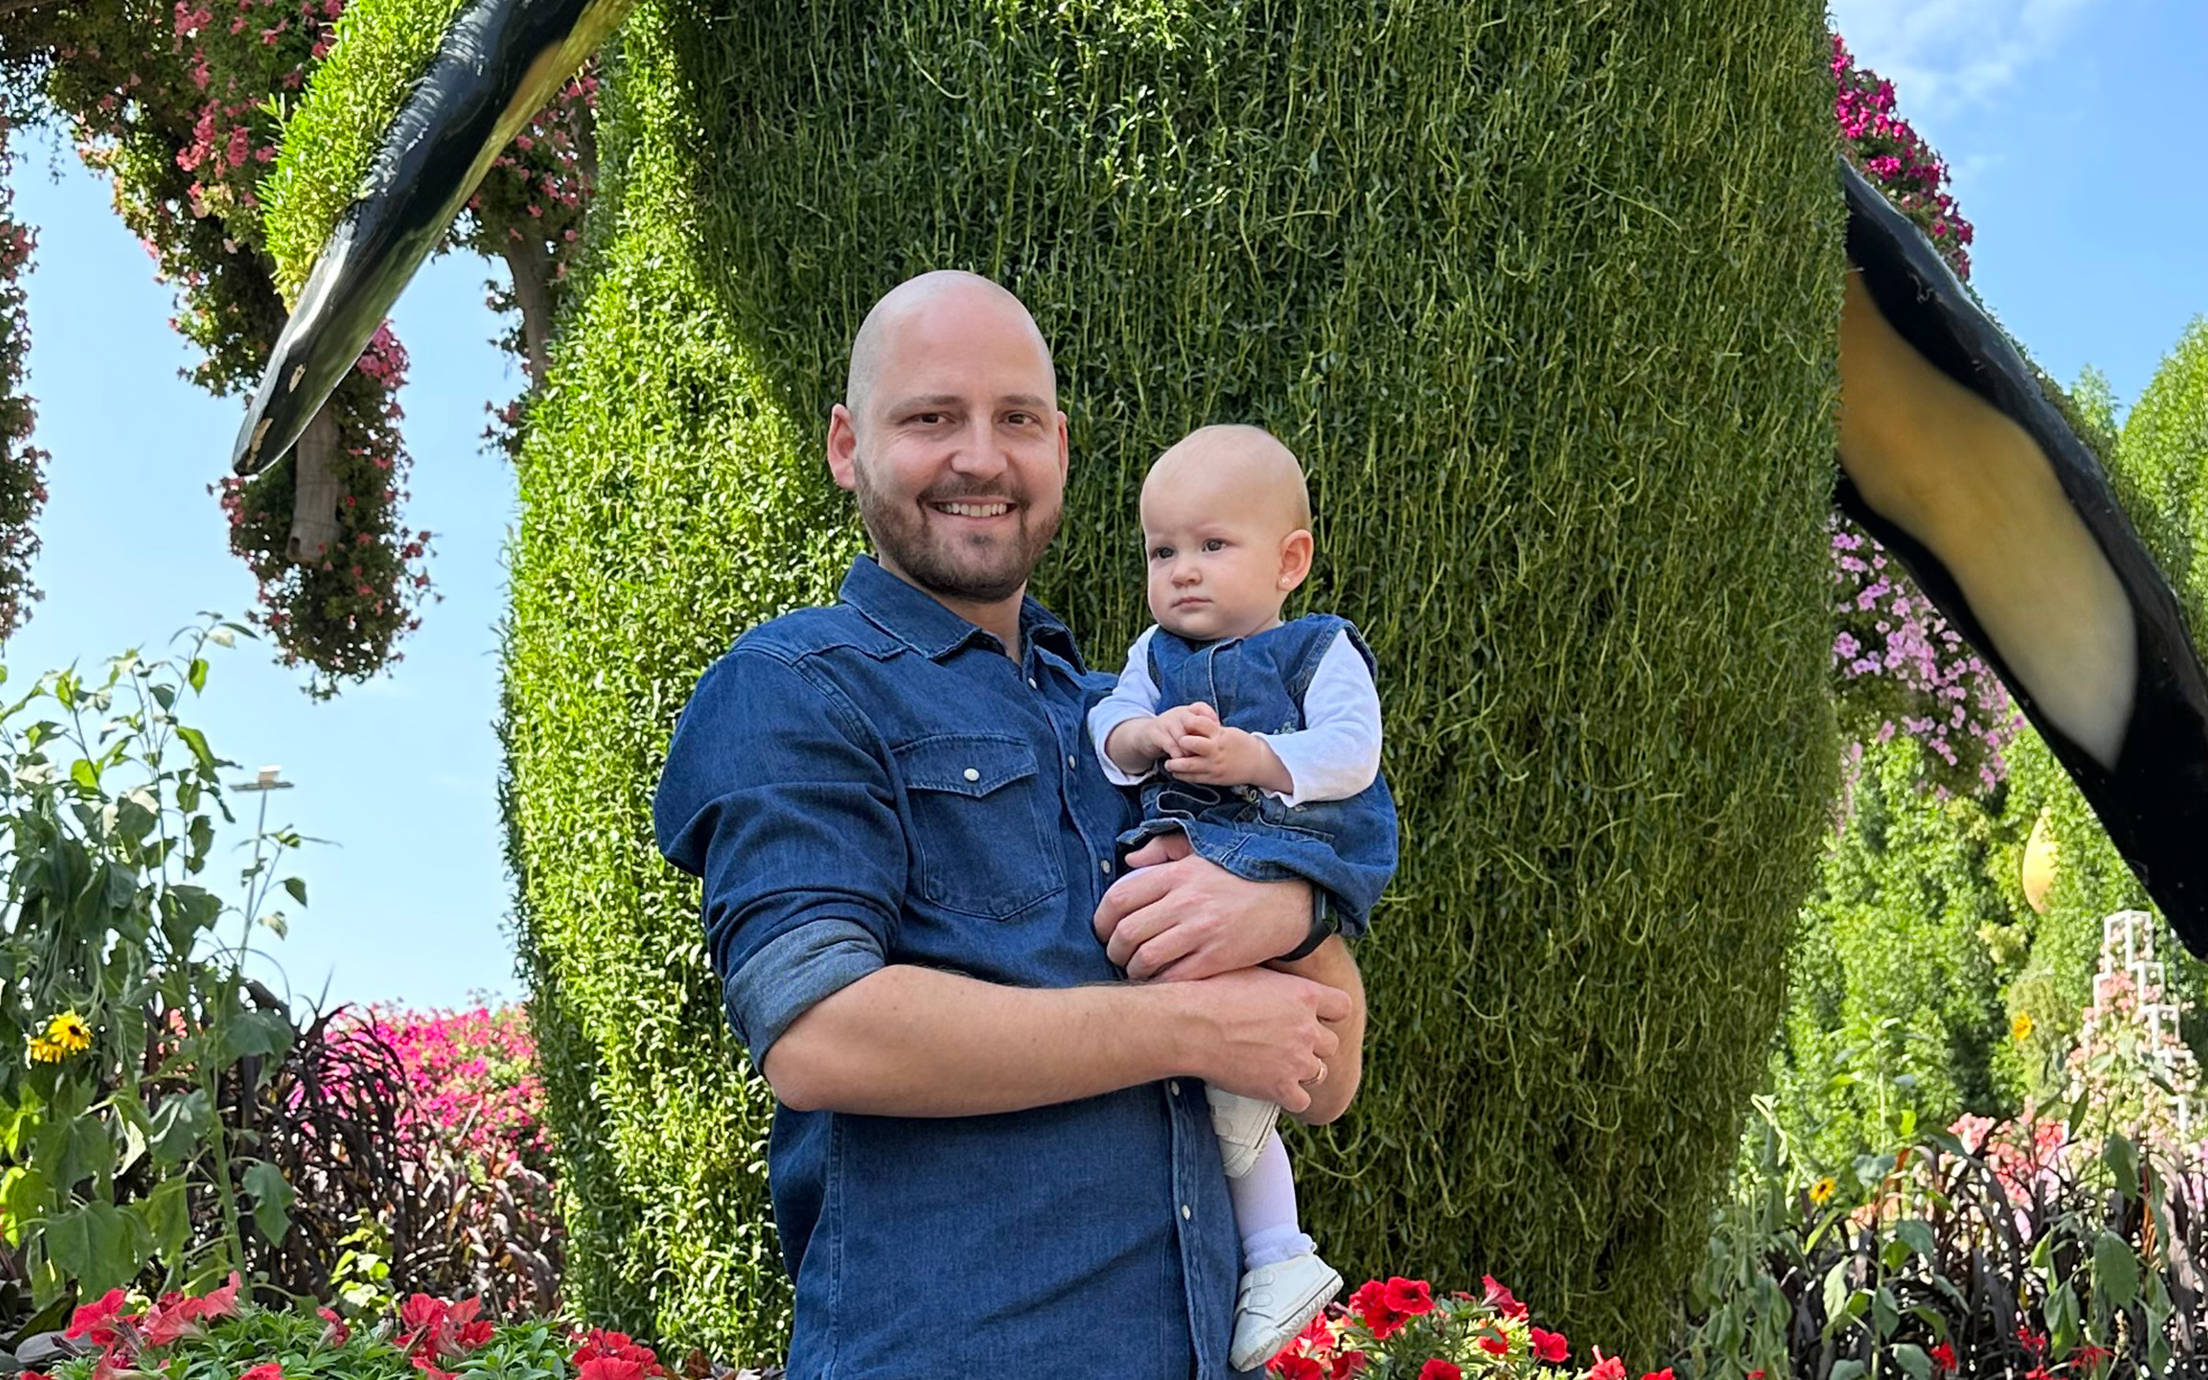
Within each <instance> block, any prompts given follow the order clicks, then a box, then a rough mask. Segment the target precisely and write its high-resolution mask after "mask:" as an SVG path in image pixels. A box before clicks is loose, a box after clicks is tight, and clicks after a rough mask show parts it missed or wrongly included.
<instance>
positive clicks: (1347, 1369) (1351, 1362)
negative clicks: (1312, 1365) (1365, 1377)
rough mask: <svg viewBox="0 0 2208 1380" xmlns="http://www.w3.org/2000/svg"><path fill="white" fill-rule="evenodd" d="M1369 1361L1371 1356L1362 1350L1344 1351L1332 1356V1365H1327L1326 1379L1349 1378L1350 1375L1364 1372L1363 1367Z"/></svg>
mask: <svg viewBox="0 0 2208 1380" xmlns="http://www.w3.org/2000/svg"><path fill="white" fill-rule="evenodd" d="M1371 1361H1372V1358H1371V1357H1370V1356H1367V1355H1365V1353H1363V1352H1362V1351H1345V1352H1343V1353H1342V1354H1341V1355H1339V1356H1337V1357H1335V1358H1334V1364H1333V1365H1331V1366H1328V1367H1327V1370H1326V1380H1351V1377H1352V1376H1357V1375H1362V1374H1364V1371H1365V1367H1366V1366H1367V1365H1368V1364H1370V1363H1371Z"/></svg>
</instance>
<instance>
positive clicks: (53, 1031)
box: [31, 1010, 92, 1064]
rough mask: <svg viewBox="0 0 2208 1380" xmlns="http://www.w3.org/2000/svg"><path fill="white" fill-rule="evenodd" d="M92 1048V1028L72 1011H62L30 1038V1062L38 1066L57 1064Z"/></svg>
mask: <svg viewBox="0 0 2208 1380" xmlns="http://www.w3.org/2000/svg"><path fill="white" fill-rule="evenodd" d="M90 1048H92V1027H91V1026H89V1025H87V1024H85V1020H84V1017H82V1016H80V1015H78V1014H77V1013H76V1012H75V1011H74V1010H69V1011H64V1012H62V1013H61V1014H60V1015H58V1016H55V1017H53V1018H52V1019H51V1020H49V1021H47V1022H46V1029H45V1030H44V1031H43V1032H41V1033H39V1034H36V1035H33V1036H31V1060H32V1062H33V1063H39V1064H58V1063H60V1062H61V1061H62V1060H64V1059H66V1058H68V1057H69V1056H70V1055H72V1054H82V1053H84V1052H85V1051H86V1050H88V1049H90Z"/></svg>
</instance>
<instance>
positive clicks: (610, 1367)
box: [575, 1356, 1318, 1380]
mask: <svg viewBox="0 0 2208 1380" xmlns="http://www.w3.org/2000/svg"><path fill="white" fill-rule="evenodd" d="M1311 1375H1312V1380H1318V1369H1317V1367H1316V1366H1314V1367H1313V1368H1312V1371H1311ZM575 1376H576V1380H644V1366H643V1363H642V1362H640V1361H634V1360H631V1359H630V1358H628V1357H626V1356H593V1357H592V1358H590V1359H589V1360H587V1361H585V1362H583V1364H582V1368H581V1369H579V1370H577V1371H576V1372H575Z"/></svg>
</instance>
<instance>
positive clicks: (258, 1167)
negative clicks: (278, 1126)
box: [238, 1160, 297, 1243]
mask: <svg viewBox="0 0 2208 1380" xmlns="http://www.w3.org/2000/svg"><path fill="white" fill-rule="evenodd" d="M238 1182H239V1186H240V1187H242V1188H244V1190H245V1191H246V1192H247V1193H248V1194H250V1195H251V1196H252V1198H253V1225H254V1226H256V1227H258V1228H260V1231H261V1235H262V1236H265V1237H267V1238H268V1239H269V1241H271V1242H278V1243H280V1242H282V1240H283V1239H284V1234H285V1233H286V1232H288V1231H290V1230H291V1204H292V1201H293V1199H294V1198H295V1197H296V1196H297V1195H295V1194H294V1193H293V1192H292V1188H291V1185H290V1184H289V1183H286V1182H285V1181H284V1175H283V1171H282V1170H280V1169H278V1168H277V1167H276V1166H275V1165H273V1164H270V1163H269V1162H268V1161H267V1160H253V1161H250V1162H249V1163H248V1164H247V1165H246V1169H245V1173H243V1174H241V1175H240V1176H239V1177H238Z"/></svg>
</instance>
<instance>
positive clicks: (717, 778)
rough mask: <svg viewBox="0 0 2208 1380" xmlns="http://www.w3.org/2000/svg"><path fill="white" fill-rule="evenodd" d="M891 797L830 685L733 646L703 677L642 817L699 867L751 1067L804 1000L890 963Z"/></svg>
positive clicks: (897, 862)
mask: <svg viewBox="0 0 2208 1380" xmlns="http://www.w3.org/2000/svg"><path fill="white" fill-rule="evenodd" d="M895 801H896V797H895V794H894V791H893V789H892V787H891V784H890V777H889V772H888V768H887V766H886V764H885V763H884V762H883V760H882V758H881V756H880V754H879V753H878V752H877V751H876V749H875V747H874V745H873V743H872V735H871V733H870V732H869V730H868V728H867V725H866V724H865V722H864V720H862V719H861V718H860V717H859V715H858V714H857V712H856V711H855V710H854V709H852V708H851V706H850V705H849V703H848V702H847V701H846V700H845V699H844V698H843V696H842V695H841V694H840V693H838V692H837V691H836V690H835V689H834V688H833V687H832V686H831V685H828V684H827V683H825V682H824V681H821V680H818V679H816V678H814V677H812V676H808V675H807V674H806V673H805V672H804V671H803V670H802V669H800V668H799V667H796V666H793V665H791V664H790V663H789V662H787V661H784V660H783V659H782V658H781V657H780V656H777V655H775V654H774V653H772V652H768V651H761V650H750V649H747V648H745V647H743V646H741V645H739V646H738V647H737V648H736V650H734V651H732V652H730V653H729V654H728V655H727V656H725V657H723V658H722V659H721V660H720V661H719V662H717V663H715V665H714V666H713V668H712V669H711V670H709V671H707V672H706V674H705V676H704V677H703V678H702V679H701V680H700V681H699V682H698V687H697V689H696V691H695V692H693V693H692V695H691V697H690V703H689V704H688V706H686V707H685V708H684V710H683V712H682V718H681V720H680V722H679V723H677V725H676V727H675V736H674V740H673V742H672V743H671V744H670V745H669V746H668V749H667V765H666V767H665V768H664V769H663V770H662V772H661V774H660V779H659V789H658V791H657V793H656V794H655V795H654V797H653V800H652V826H653V830H654V832H655V834H656V835H657V837H658V842H659V850H660V852H661V853H663V854H664V855H665V856H666V858H667V860H668V861H669V862H671V863H673V864H674V865H675V866H676V867H679V868H681V869H682V870H683V871H685V872H689V873H692V874H694V875H696V876H697V877H699V878H700V879H701V880H702V881H703V882H704V894H703V900H702V913H703V914H702V918H703V923H704V927H705V944H706V953H707V955H708V957H709V958H710V960H711V962H712V964H713V971H714V973H715V975H716V976H718V977H719V978H720V980H721V992H722V999H723V1002H724V1004H725V1005H726V1008H727V1011H728V1019H729V1024H730V1026H731V1028H732V1029H733V1030H734V1031H735V1033H736V1036H737V1038H738V1039H740V1040H742V1041H743V1042H744V1044H745V1045H746V1046H747V1047H748V1048H749V1049H750V1050H751V1057H752V1062H753V1064H754V1065H755V1066H756V1065H757V1064H758V1063H760V1062H761V1061H762V1060H764V1059H765V1057H766V1053H767V1050H768V1049H769V1048H770V1047H771V1046H772V1045H773V1044H774V1042H775V1041H776V1040H777V1039H779V1038H781V1035H782V1032H783V1031H785V1030H787V1029H788V1028H789V1026H790V1023H791V1022H792V1021H795V1020H796V1019H797V1018H798V1017H799V1016H800V1015H802V1014H804V1012H805V1011H806V1010H807V1009H808V1008H810V1007H811V1006H812V1005H813V1003H815V1002H817V1001H819V1000H821V999H822V998H823V997H826V996H828V995H829V994H831V993H833V992H836V991H839V990H841V989H842V988H844V987H846V986H848V985H850V984H851V983H853V982H856V981H857V980H859V979H860V978H862V977H864V976H866V975H867V974H868V973H870V972H873V971H874V970H875V969H878V968H880V967H882V966H883V964H884V963H885V962H886V958H885V955H886V954H887V952H888V950H889V944H890V936H891V929H892V927H893V925H894V924H895V922H896V916H897V914H898V911H899V909H900V908H901V907H902V905H903V900H904V881H905V872H906V860H905V837H904V831H903V829H902V828H901V827H900V825H899V822H898V818H897V808H896V803H895Z"/></svg>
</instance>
